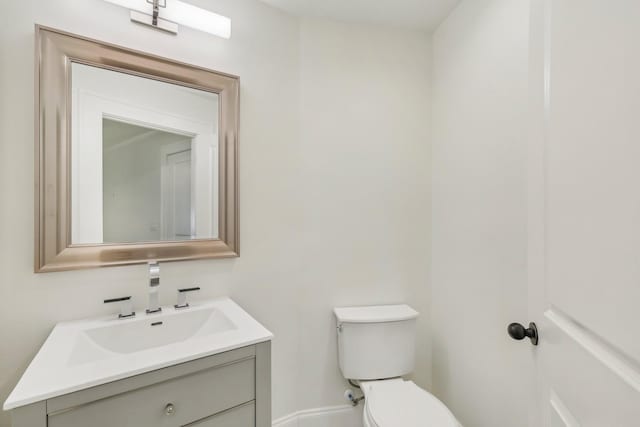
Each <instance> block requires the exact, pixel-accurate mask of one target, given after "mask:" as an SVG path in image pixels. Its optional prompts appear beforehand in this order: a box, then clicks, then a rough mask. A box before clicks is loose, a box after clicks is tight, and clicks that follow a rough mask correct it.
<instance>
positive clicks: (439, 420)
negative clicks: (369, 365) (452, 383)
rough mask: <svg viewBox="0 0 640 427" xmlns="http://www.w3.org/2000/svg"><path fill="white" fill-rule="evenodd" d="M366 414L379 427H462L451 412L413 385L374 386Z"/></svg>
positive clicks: (367, 400)
mask: <svg viewBox="0 0 640 427" xmlns="http://www.w3.org/2000/svg"><path fill="white" fill-rule="evenodd" d="M365 408H366V409H365V411H366V415H367V417H368V418H369V420H370V421H371V422H372V423H373V424H374V426H375V427H398V426H402V427H459V426H460V424H459V423H458V421H457V420H456V418H455V417H454V416H453V414H452V413H451V411H449V409H448V408H447V407H446V406H445V405H444V404H443V403H442V402H440V401H439V400H438V399H437V398H436V397H435V396H433V395H432V394H431V393H428V392H427V391H425V390H423V389H421V388H420V387H418V386H417V385H415V384H414V383H413V382H411V381H380V382H378V383H377V384H372V385H371V386H370V388H369V391H368V393H367V397H366V400H365Z"/></svg>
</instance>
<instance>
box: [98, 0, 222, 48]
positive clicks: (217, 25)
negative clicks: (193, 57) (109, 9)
mask: <svg viewBox="0 0 640 427" xmlns="http://www.w3.org/2000/svg"><path fill="white" fill-rule="evenodd" d="M105 1H108V2H109V3H113V4H117V5H118V6H122V7H126V8H128V9H131V10H136V11H138V12H142V13H145V14H148V15H151V14H153V5H152V4H151V3H149V2H148V1H147V0H105ZM165 1H166V7H162V8H160V18H162V19H165V20H167V21H172V22H175V23H177V24H181V25H185V26H187V27H191V28H193V29H196V30H199V31H204V32H206V33H209V34H213V35H215V36H218V37H223V38H225V39H228V38H231V19H229V18H227V17H226V16H222V15H218V14H217V13H213V12H210V11H208V10H205V9H201V8H199V7H196V6H194V5H191V4H188V3H185V2H182V1H179V0H165ZM161 3H162V2H161Z"/></svg>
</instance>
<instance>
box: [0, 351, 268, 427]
mask: <svg viewBox="0 0 640 427" xmlns="http://www.w3.org/2000/svg"><path fill="white" fill-rule="evenodd" d="M270 425H271V344H270V342H265V343H261V344H256V345H252V346H248V347H243V348H240V349H237V350H233V351H229V352H226V353H221V354H217V355H214V356H209V357H205V358H202V359H197V360H194V361H191V362H187V363H183V364H179V365H174V366H170V367H167V368H164V369H160V370H157V371H152V372H148V373H145V374H141V375H136V376H132V377H129V378H125V379H122V380H119V381H115V382H112V383H108V384H103V385H100V386H97V387H92V388H88V389H85V390H81V391H77V392H74V393H70V394H67V395H63V396H58V397H54V398H51V399H48V400H46V401H44V402H38V403H35V404H32V405H29V406H25V407H22V408H17V409H15V410H14V411H13V427H113V426H118V427H267V426H270Z"/></svg>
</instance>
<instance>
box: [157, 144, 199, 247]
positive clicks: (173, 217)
mask: <svg viewBox="0 0 640 427" xmlns="http://www.w3.org/2000/svg"><path fill="white" fill-rule="evenodd" d="M162 175H163V176H162V225H161V227H162V239H163V240H187V239H190V238H191V237H192V236H193V228H194V227H193V221H192V217H193V202H192V200H191V186H192V175H191V150H190V149H189V150H184V151H179V152H175V153H167V154H165V158H164V164H163V165H162Z"/></svg>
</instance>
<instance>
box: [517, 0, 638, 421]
mask: <svg viewBox="0 0 640 427" xmlns="http://www.w3.org/2000/svg"><path fill="white" fill-rule="evenodd" d="M531 4H532V26H531V27H532V38H531V64H530V65H531V89H532V107H533V110H532V112H533V114H532V120H533V127H532V129H533V131H532V138H531V144H530V150H529V166H530V167H529V188H528V189H529V238H528V244H529V293H530V295H529V298H530V311H531V315H532V317H533V318H534V319H535V321H536V322H537V323H538V327H539V332H540V345H539V347H538V348H537V349H535V351H534V358H535V360H536V368H537V377H538V378H537V385H538V387H537V392H536V398H535V401H536V403H537V407H536V408H535V412H536V413H534V414H532V417H531V425H532V426H535V427H538V426H541V425H544V426H578V425H580V426H594V427H595V426H597V427H605V426H606V427H608V426H637V425H640V421H639V420H640V340H638V339H637V338H636V336H637V334H635V332H634V330H635V328H637V327H638V326H639V325H640V310H638V309H637V306H638V301H640V191H638V190H637V188H638V187H639V184H640V42H639V40H640V26H639V25H638V24H637V23H638V22H640V4H639V3H638V2H632V1H625V0H615V1H606V2H605V1H602V0H543V1H537V0H536V1H532V2H531Z"/></svg>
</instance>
